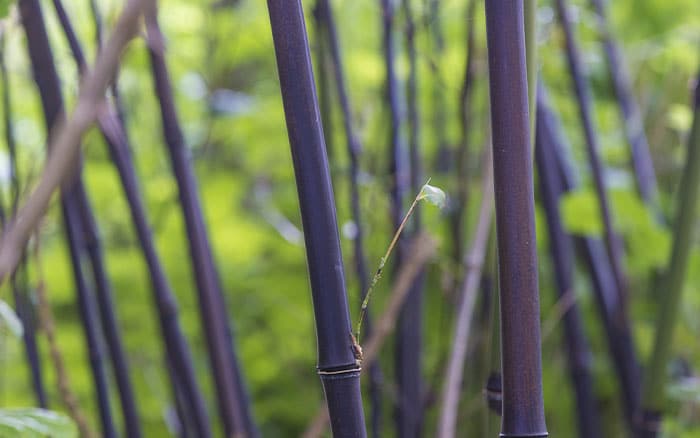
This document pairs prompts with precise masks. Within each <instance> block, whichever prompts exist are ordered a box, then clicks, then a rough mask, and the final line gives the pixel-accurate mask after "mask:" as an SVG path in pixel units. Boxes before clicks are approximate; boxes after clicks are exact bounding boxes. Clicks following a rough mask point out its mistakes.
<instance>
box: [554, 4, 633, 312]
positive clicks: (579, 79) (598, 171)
mask: <svg viewBox="0 0 700 438" xmlns="http://www.w3.org/2000/svg"><path fill="white" fill-rule="evenodd" d="M556 8H557V12H558V15H559V20H560V21H561V25H562V28H563V30H564V36H565V40H566V59H567V61H568V64H569V72H570V74H571V79H572V81H573V86H574V90H575V92H576V101H577V104H578V109H579V113H580V117H581V124H582V125H583V131H584V134H585V138H586V152H587V155H588V162H589V164H590V166H591V171H592V174H593V182H594V186H595V190H596V195H597V197H598V208H599V209H600V214H601V219H602V222H603V231H604V241H605V247H606V250H607V252H608V256H609V259H610V262H611V267H612V272H613V275H614V278H615V283H616V285H617V292H618V294H619V295H620V300H621V303H622V306H620V307H619V310H620V312H621V313H620V315H618V316H617V318H618V319H619V320H623V319H625V318H626V316H625V313H626V312H627V280H626V278H625V274H624V272H623V267H622V264H623V257H624V254H623V249H622V246H621V243H622V242H621V241H620V240H619V236H617V235H616V234H615V231H614V229H613V221H612V213H611V209H610V201H609V199H608V194H607V189H606V187H605V177H604V169H603V163H602V160H601V158H600V155H599V153H600V152H599V151H600V142H599V141H598V136H597V134H596V128H595V126H594V122H593V99H592V97H591V90H590V88H589V85H588V82H587V81H586V78H585V75H584V69H583V63H582V61H581V55H580V51H579V48H578V43H577V42H576V36H575V35H574V29H573V26H572V21H571V16H570V12H569V7H568V3H567V1H566V0H556Z"/></svg>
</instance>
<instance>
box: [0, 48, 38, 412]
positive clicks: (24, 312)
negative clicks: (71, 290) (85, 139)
mask: <svg viewBox="0 0 700 438" xmlns="http://www.w3.org/2000/svg"><path fill="white" fill-rule="evenodd" d="M0 74H1V75H2V106H3V110H2V111H3V125H4V128H5V141H6V143H7V149H8V155H9V158H10V185H11V201H10V214H11V215H12V216H13V217H14V216H15V215H16V214H17V206H18V205H19V196H20V181H19V173H18V169H17V142H16V139H15V131H14V125H13V123H12V114H13V111H12V98H11V91H10V78H9V76H8V72H7V65H6V64H5V35H4V34H3V35H2V36H0ZM3 216H4V215H3ZM3 225H4V224H3ZM10 285H11V287H12V296H13V299H14V301H15V309H16V312H17V316H19V319H20V321H21V322H22V327H23V328H24V330H23V332H22V342H23V343H24V353H25V355H26V357H27V363H28V364H29V372H30V375H31V381H32V389H33V390H34V396H35V397H36V404H37V406H39V407H40V408H44V409H46V408H47V407H48V405H47V397H46V389H45V388H44V379H43V373H42V371H41V356H40V355H39V349H38V347H37V343H36V322H35V318H34V309H33V306H32V301H31V299H30V297H29V283H28V274H27V266H26V256H24V255H23V256H22V260H21V262H20V264H19V266H18V267H17V269H16V270H15V272H13V273H12V275H11V277H10Z"/></svg>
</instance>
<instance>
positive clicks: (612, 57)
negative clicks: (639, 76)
mask: <svg viewBox="0 0 700 438" xmlns="http://www.w3.org/2000/svg"><path fill="white" fill-rule="evenodd" d="M591 3H592V4H593V7H594V8H595V11H596V14H597V16H598V30H599V31H600V34H601V38H602V40H603V47H604V48H605V56H606V57H607V61H608V71H609V73H610V78H611V82H612V86H613V90H614V91H615V96H616V97H617V102H618V105H619V106H620V112H621V113H622V119H623V122H624V126H625V135H626V136H627V142H628V143H629V146H630V149H631V155H632V169H633V170H634V176H635V182H636V183H637V191H638V192H639V194H640V196H641V197H642V199H644V201H645V202H646V203H647V205H648V206H649V207H650V208H651V209H652V210H653V211H654V212H655V213H656V216H657V217H659V218H660V217H661V212H660V208H659V205H658V202H659V199H658V198H659V193H658V187H657V184H656V173H655V172H654V163H653V160H652V158H651V153H650V152H649V143H648V141H647V136H646V134H645V132H644V123H643V120H642V115H641V113H640V111H639V105H638V104H637V101H636V99H635V98H634V93H633V92H632V84H631V81H630V75H629V71H628V69H627V65H626V63H625V60H624V56H623V54H622V50H621V49H620V47H619V45H618V44H617V42H616V41H615V38H614V34H613V30H612V29H611V26H610V24H609V20H608V14H607V11H606V4H605V0H591Z"/></svg>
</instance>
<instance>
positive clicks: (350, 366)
mask: <svg viewBox="0 0 700 438" xmlns="http://www.w3.org/2000/svg"><path fill="white" fill-rule="evenodd" d="M267 6H268V11H269V15H270V24H271V28H272V37H273V42H274V46H275V55H276V58H277V69H278V73H279V80H280V88H281V92H282V102H283V104H284V113H285V119H286V122H287V133H288V136H289V143H290V146H291V151H292V160H293V163H294V174H295V177H296V182H297V191H298V197H299V207H300V210H301V218H302V224H303V228H304V241H305V244H306V259H307V263H308V269H309V278H310V283H311V294H312V298H313V303H314V316H315V320H316V339H317V344H318V373H319V376H320V378H321V381H322V383H323V388H324V393H325V396H326V403H327V406H328V411H329V414H330V420H331V427H332V430H333V436H335V437H337V438H345V437H347V438H350V437H353V438H363V437H366V436H367V432H366V430H365V419H364V412H363V407H362V395H361V391H360V365H359V363H358V359H359V357H360V356H359V355H360V353H359V351H357V349H356V347H355V345H354V342H353V339H352V326H351V323H350V313H349V311H348V304H347V295H346V289H345V278H344V273H343V269H342V266H343V258H342V253H341V249H340V239H339V236H338V226H337V220H336V211H335V202H334V199H333V188H332V185H331V180H330V171H329V169H328V157H327V155H326V149H325V145H324V140H323V127H322V126H321V124H320V122H319V121H320V116H319V110H318V100H317V97H316V89H315V84H314V77H313V69H312V65H311V56H310V53H309V43H308V37H307V35H306V23H305V22H304V11H303V8H302V5H301V1H300V0H268V2H267Z"/></svg>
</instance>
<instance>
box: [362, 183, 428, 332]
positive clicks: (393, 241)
mask: <svg viewBox="0 0 700 438" xmlns="http://www.w3.org/2000/svg"><path fill="white" fill-rule="evenodd" d="M428 182H430V180H428ZM426 184H428V183H426ZM422 196H423V191H422V190H421V192H419V193H418V195H416V197H415V199H413V202H412V203H411V206H410V207H409V208H408V211H407V212H406V214H405V215H404V217H403V219H402V220H401V223H400V224H399V228H398V229H397V230H396V232H395V233H394V237H392V239H391V242H390V243H389V247H388V248H387V249H386V252H385V253H384V257H382V258H381V259H379V267H378V268H377V271H376V272H375V274H374V277H372V281H371V282H370V284H369V288H368V289H367V293H366V294H365V299H364V300H362V306H361V307H360V317H359V318H358V320H357V326H356V331H355V339H356V340H357V342H360V331H361V329H362V321H363V320H364V318H365V314H366V313H367V307H368V306H369V300H370V298H372V292H373V291H374V287H375V286H376V285H377V283H378V282H379V279H381V278H382V274H383V273H384V266H385V265H386V262H387V260H389V256H391V253H392V251H393V250H394V247H396V243H397V242H398V241H399V237H401V232H402V231H403V229H404V227H405V226H406V223H407V222H408V218H410V217H411V214H413V210H415V208H416V205H418V202H419V201H420V200H421V199H423V198H422Z"/></svg>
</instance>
